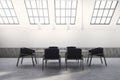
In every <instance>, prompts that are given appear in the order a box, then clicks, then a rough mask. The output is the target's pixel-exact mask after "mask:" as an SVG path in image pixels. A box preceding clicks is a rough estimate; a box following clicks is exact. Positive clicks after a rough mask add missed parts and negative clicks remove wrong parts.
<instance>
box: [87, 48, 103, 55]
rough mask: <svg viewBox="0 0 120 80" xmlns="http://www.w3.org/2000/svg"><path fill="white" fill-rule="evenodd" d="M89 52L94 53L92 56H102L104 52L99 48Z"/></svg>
mask: <svg viewBox="0 0 120 80" xmlns="http://www.w3.org/2000/svg"><path fill="white" fill-rule="evenodd" d="M89 52H90V53H92V54H101V53H103V52H104V51H103V48H101V47H98V48H94V49H91V50H89Z"/></svg>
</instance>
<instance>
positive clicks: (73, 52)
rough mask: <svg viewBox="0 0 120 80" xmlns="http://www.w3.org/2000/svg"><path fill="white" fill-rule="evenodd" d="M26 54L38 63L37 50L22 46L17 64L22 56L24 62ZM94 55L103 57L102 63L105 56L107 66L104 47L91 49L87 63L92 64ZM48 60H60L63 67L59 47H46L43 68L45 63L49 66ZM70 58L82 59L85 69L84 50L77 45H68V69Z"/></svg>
mask: <svg viewBox="0 0 120 80" xmlns="http://www.w3.org/2000/svg"><path fill="white" fill-rule="evenodd" d="M25 56H31V58H32V63H33V66H34V65H35V62H36V64H37V60H36V55H35V50H32V49H29V48H21V49H20V55H19V57H18V61H17V64H16V66H18V63H19V59H20V58H22V60H21V64H22V62H23V58H24V57H25ZM93 56H99V57H100V59H101V63H103V61H102V58H104V62H105V65H106V66H107V62H106V59H105V56H104V51H103V48H95V49H91V50H89V54H88V59H87V63H88V64H89V66H91V61H92V58H93ZM33 58H35V62H34V59H33ZM89 59H90V60H89ZM48 60H58V61H59V68H61V56H60V54H59V48H58V47H49V48H47V49H45V53H44V55H43V60H42V69H44V65H45V66H47V61H48ZM68 60H77V61H78V63H79V61H80V64H81V68H82V69H84V59H83V55H82V50H81V49H80V48H76V47H72V46H71V47H67V52H66V53H65V63H66V69H67V62H68Z"/></svg>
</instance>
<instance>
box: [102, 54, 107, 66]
mask: <svg viewBox="0 0 120 80" xmlns="http://www.w3.org/2000/svg"><path fill="white" fill-rule="evenodd" d="M103 58H104V62H105V65H106V66H107V62H106V59H105V56H103Z"/></svg>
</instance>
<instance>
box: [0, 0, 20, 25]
mask: <svg viewBox="0 0 120 80" xmlns="http://www.w3.org/2000/svg"><path fill="white" fill-rule="evenodd" d="M0 24H19V22H18V19H17V16H16V13H15V10H14V7H13V4H12V1H11V0H0Z"/></svg>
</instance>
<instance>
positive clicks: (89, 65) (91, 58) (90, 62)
mask: <svg viewBox="0 0 120 80" xmlns="http://www.w3.org/2000/svg"><path fill="white" fill-rule="evenodd" d="M91 61H92V55H91V56H90V63H89V66H91Z"/></svg>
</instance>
